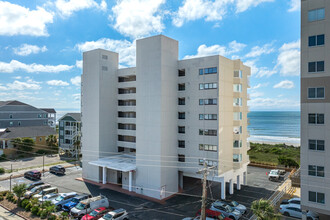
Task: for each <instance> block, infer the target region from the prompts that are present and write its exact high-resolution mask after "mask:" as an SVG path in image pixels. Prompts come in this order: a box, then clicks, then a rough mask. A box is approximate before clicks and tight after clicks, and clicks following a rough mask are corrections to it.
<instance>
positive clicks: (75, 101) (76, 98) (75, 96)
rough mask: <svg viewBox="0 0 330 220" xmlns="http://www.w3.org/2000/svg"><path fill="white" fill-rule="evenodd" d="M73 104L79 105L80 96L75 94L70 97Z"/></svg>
mask: <svg viewBox="0 0 330 220" xmlns="http://www.w3.org/2000/svg"><path fill="white" fill-rule="evenodd" d="M72 97H73V100H74V103H80V99H81V94H80V93H76V94H73V95H72Z"/></svg>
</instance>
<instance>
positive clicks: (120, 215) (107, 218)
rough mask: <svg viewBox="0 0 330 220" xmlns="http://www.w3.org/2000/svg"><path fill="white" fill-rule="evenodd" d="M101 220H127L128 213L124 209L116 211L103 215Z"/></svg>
mask: <svg viewBox="0 0 330 220" xmlns="http://www.w3.org/2000/svg"><path fill="white" fill-rule="evenodd" d="M100 219H101V220H128V213H127V212H126V210H125V209H116V210H113V211H111V212H108V213H107V214H105V215H104V216H103V217H102V218H100Z"/></svg>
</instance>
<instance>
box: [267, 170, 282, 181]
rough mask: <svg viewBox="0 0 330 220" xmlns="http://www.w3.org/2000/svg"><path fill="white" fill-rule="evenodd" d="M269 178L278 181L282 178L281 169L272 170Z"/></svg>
mask: <svg viewBox="0 0 330 220" xmlns="http://www.w3.org/2000/svg"><path fill="white" fill-rule="evenodd" d="M268 179H269V180H276V181H278V180H279V179H280V171H279V170H271V171H270V172H269V174H268Z"/></svg>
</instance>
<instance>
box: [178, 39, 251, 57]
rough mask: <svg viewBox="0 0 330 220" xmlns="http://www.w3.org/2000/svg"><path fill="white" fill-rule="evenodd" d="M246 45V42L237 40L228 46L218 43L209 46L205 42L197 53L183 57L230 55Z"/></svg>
mask: <svg viewBox="0 0 330 220" xmlns="http://www.w3.org/2000/svg"><path fill="white" fill-rule="evenodd" d="M245 47H246V45H245V44H242V43H237V42H236V41H232V42H230V43H229V45H228V47H226V46H221V45H218V44H216V45H212V46H209V47H208V46H206V45H205V44H203V45H200V46H199V47H198V49H197V54H196V55H187V56H185V57H184V58H183V59H191V58H196V57H205V56H212V55H221V56H228V55H231V54H233V53H238V52H240V51H241V50H243V49H244V48H245Z"/></svg>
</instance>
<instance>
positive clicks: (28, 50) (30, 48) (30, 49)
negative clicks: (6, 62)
mask: <svg viewBox="0 0 330 220" xmlns="http://www.w3.org/2000/svg"><path fill="white" fill-rule="evenodd" d="M13 50H14V53H15V54H16V55H19V56H28V55H30V54H37V53H41V52H46V51H47V47H46V46H43V47H38V46H37V45H30V44H22V45H21V46H20V47H16V48H13Z"/></svg>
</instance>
